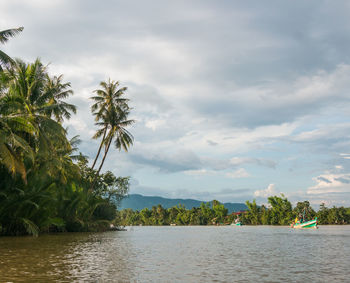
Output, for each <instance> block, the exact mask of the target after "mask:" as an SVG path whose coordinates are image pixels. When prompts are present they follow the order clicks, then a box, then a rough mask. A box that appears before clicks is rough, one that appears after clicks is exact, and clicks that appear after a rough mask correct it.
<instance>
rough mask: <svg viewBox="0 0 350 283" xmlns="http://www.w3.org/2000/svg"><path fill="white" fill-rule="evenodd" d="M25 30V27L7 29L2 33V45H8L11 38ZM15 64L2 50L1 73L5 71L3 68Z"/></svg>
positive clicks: (0, 37) (0, 59) (0, 34)
mask: <svg viewBox="0 0 350 283" xmlns="http://www.w3.org/2000/svg"><path fill="white" fill-rule="evenodd" d="M22 30H23V27H19V28H14V29H7V30H2V31H0V43H2V44H4V43H6V42H7V41H8V40H9V38H10V37H14V36H15V35H16V34H18V33H20V32H21V31H22ZM13 63H14V61H13V59H12V58H11V57H10V56H8V55H7V54H6V53H5V52H3V51H1V50H0V71H2V70H3V67H7V66H9V65H12V64H13Z"/></svg>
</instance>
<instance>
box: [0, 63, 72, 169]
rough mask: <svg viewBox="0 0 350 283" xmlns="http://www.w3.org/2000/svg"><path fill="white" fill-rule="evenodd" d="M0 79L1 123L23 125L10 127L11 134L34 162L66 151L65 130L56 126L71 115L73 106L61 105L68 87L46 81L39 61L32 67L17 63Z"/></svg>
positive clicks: (59, 125) (59, 79)
mask: <svg viewBox="0 0 350 283" xmlns="http://www.w3.org/2000/svg"><path fill="white" fill-rule="evenodd" d="M1 78H2V80H3V81H4V82H5V83H4V84H5V87H3V88H2V90H1V92H2V94H1V93H0V95H1V99H2V100H3V101H4V102H5V103H4V107H3V110H1V109H0V110H1V114H0V118H1V119H2V120H3V121H5V120H6V121H9V119H10V118H11V119H12V120H14V119H15V121H16V122H17V124H18V123H19V122H20V121H23V122H22V124H23V127H22V128H18V127H17V128H15V127H14V126H13V124H12V127H11V130H12V132H13V133H15V134H17V135H18V136H20V137H22V139H23V140H25V141H26V142H27V144H29V146H30V147H31V148H32V150H33V151H34V152H35V153H36V159H37V160H38V161H40V160H41V159H42V160H44V159H46V157H47V156H49V155H52V153H53V151H54V150H56V149H57V148H61V147H67V148H69V142H68V140H67V138H66V130H65V129H64V128H63V127H62V125H61V123H60V121H62V120H63V117H65V118H67V117H68V118H69V117H70V113H69V112H70V111H73V112H75V106H73V105H70V104H65V103H64V102H63V101H61V99H62V98H65V97H67V96H68V95H69V94H71V93H72V92H71V91H70V90H69V89H68V87H69V84H63V83H62V82H61V79H62V77H58V78H54V79H50V78H49V76H48V74H47V69H46V67H45V66H43V64H42V63H41V62H40V61H39V60H36V61H35V62H34V63H33V64H26V63H24V62H22V61H20V60H17V61H16V62H15V64H14V65H13V66H12V68H9V69H7V70H5V71H4V72H2V76H1ZM9 102H11V103H9ZM0 106H1V105H0ZM6 107H7V109H6ZM55 120H56V121H55ZM20 125H21V124H20ZM24 126H26V127H27V128H25V127H24ZM29 127H30V129H29ZM1 129H5V128H4V127H2V128H1ZM29 130H31V131H29ZM7 156H10V155H9V154H7ZM4 160H5V159H4ZM36 164H41V163H40V162H36Z"/></svg>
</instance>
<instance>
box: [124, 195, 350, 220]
mask: <svg viewBox="0 0 350 283" xmlns="http://www.w3.org/2000/svg"><path fill="white" fill-rule="evenodd" d="M246 205H247V207H248V209H247V210H246V211H244V212H238V213H232V214H230V215H227V209H225V207H224V206H223V205H222V204H220V203H219V202H217V201H213V205H212V206H211V205H210V204H209V203H202V204H201V206H200V207H199V208H195V207H194V208H192V209H185V207H183V206H175V207H172V208H169V209H164V208H163V207H162V206H161V205H158V206H153V208H152V209H148V208H144V209H142V210H141V211H133V210H131V209H124V210H121V211H119V212H118V214H117V219H118V221H119V222H120V223H121V224H122V225H171V224H176V225H216V224H231V223H233V222H235V221H240V222H241V223H243V224H245V225H289V224H290V223H291V222H292V220H293V219H295V218H296V217H298V218H299V219H302V218H303V217H304V219H305V220H311V219H312V218H314V217H317V218H318V221H319V224H350V208H344V207H333V208H327V207H325V205H324V204H321V205H320V209H319V210H318V211H317V212H316V211H315V210H313V209H312V207H311V206H310V203H309V202H308V201H304V202H298V203H297V205H296V207H294V208H293V207H292V205H291V203H290V202H289V201H288V199H287V198H286V197H284V196H283V195H282V196H280V197H279V196H271V197H269V198H268V206H265V205H262V206H258V205H257V204H256V201H255V200H253V202H249V201H247V202H246Z"/></svg>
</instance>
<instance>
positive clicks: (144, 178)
mask: <svg viewBox="0 0 350 283" xmlns="http://www.w3.org/2000/svg"><path fill="white" fill-rule="evenodd" d="M18 26H24V31H23V32H22V33H21V34H20V35H19V36H17V37H16V38H13V39H11V41H10V42H9V43H8V44H6V45H5V46H2V49H3V50H4V51H5V52H7V53H8V54H9V55H11V56H13V57H20V58H22V59H24V60H26V61H28V62H31V61H33V60H35V58H37V57H40V58H41V60H42V61H43V62H44V63H45V64H50V65H49V70H50V73H51V74H52V75H58V74H64V77H65V80H66V81H69V82H71V83H72V87H73V90H74V93H75V94H74V97H72V98H71V101H72V102H73V103H75V104H76V105H77V106H78V114H77V115H76V116H75V117H74V118H72V119H71V120H70V121H68V122H67V123H66V126H68V127H69V133H70V135H71V136H73V135H76V134H79V135H80V137H81V139H82V141H83V142H82V145H81V151H82V152H83V153H84V154H86V155H88V156H90V157H91V158H93V157H94V155H95V153H96V151H97V148H98V141H93V140H92V139H91V136H92V135H93V133H94V131H95V127H94V121H93V118H92V116H91V114H90V109H89V107H90V105H91V101H90V100H89V97H90V96H91V95H92V91H93V90H95V89H97V88H98V84H99V82H100V81H103V80H106V79H108V78H109V77H110V78H111V79H114V80H119V81H120V83H121V85H122V86H127V87H128V91H127V95H128V96H129V97H130V98H131V101H132V102H131V103H132V106H133V108H134V109H133V111H132V117H133V118H134V119H135V120H136V121H137V123H136V124H135V125H134V126H133V127H132V128H130V131H131V132H132V133H133V135H134V137H135V144H134V146H133V148H132V149H131V150H130V152H129V153H127V154H125V153H120V152H118V151H117V150H114V152H111V153H110V155H109V156H108V159H107V163H106V166H105V168H104V169H105V170H111V171H113V172H114V173H115V174H117V175H122V176H131V177H132V187H131V193H141V194H144V195H159V196H164V197H181V198H196V199H200V200H211V199H218V200H220V201H225V202H228V201H230V202H243V201H245V200H252V199H254V198H255V199H257V202H258V203H264V202H266V197H267V196H269V195H275V194H279V193H281V192H282V193H284V194H285V195H286V196H288V198H289V199H290V200H291V201H293V202H295V201H298V200H310V201H311V203H312V204H313V205H314V207H316V208H317V207H318V205H319V204H320V203H321V202H325V203H326V204H327V205H347V206H349V205H350V93H349V90H350V3H349V2H348V1H336V2H335V1H319V0H317V1H302V0H300V1H260V0H256V1H232V0H227V1H203V0H201V1H188V0H186V1H178V0H177V1H163V0H159V1H141V0H140V1H92V0H89V1H87V0H84V1H83V0H80V1H79V0H75V1H68V0H67V1H63V0H50V1H44V0H41V1H39V0H31V1H24V0H23V1H18V0H2V1H1V3H0V29H1V30H3V29H7V28H12V27H18Z"/></svg>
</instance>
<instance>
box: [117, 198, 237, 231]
mask: <svg viewBox="0 0 350 283" xmlns="http://www.w3.org/2000/svg"><path fill="white" fill-rule="evenodd" d="M117 220H118V222H119V223H120V224H121V225H124V226H126V225H170V224H176V225H210V224H219V223H224V222H225V223H226V222H227V223H228V222H229V221H231V222H232V220H233V219H229V218H228V217H227V209H226V208H225V207H224V205H223V204H220V203H219V202H218V201H213V202H212V205H211V204H210V203H202V204H201V206H200V207H193V208H192V209H186V208H185V207H184V206H182V205H178V206H174V207H171V208H168V209H164V208H163V207H162V206H161V205H158V206H153V207H152V209H148V208H144V209H142V210H141V211H137V210H136V211H133V210H132V209H123V210H121V211H118V214H117Z"/></svg>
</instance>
